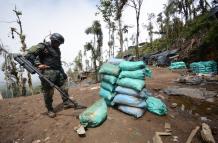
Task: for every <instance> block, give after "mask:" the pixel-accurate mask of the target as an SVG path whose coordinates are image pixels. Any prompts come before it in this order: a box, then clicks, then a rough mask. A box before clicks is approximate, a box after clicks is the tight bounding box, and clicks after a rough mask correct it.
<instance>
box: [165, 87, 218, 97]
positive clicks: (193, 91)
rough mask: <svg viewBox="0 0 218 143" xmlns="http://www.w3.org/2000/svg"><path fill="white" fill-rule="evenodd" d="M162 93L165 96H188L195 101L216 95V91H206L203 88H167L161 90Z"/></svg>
mask: <svg viewBox="0 0 218 143" xmlns="http://www.w3.org/2000/svg"><path fill="white" fill-rule="evenodd" d="M163 92H164V93H165V94H167V95H180V96H188V97H191V98H197V99H206V98H212V97H215V96H216V95H217V92H216V91H207V90H206V89H205V88H191V87H178V86H173V87H168V88H165V89H163Z"/></svg>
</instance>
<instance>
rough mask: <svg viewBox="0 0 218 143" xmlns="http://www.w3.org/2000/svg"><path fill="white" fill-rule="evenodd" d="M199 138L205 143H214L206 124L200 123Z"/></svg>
mask: <svg viewBox="0 0 218 143" xmlns="http://www.w3.org/2000/svg"><path fill="white" fill-rule="evenodd" d="M201 137H202V139H203V140H204V142H206V143H215V140H214V137H213V135H212V132H211V129H210V126H209V125H207V124H206V123H202V130H201Z"/></svg>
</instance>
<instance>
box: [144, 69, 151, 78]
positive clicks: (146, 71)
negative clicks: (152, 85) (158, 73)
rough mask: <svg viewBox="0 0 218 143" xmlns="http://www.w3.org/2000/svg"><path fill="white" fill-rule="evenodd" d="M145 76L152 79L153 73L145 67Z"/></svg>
mask: <svg viewBox="0 0 218 143" xmlns="http://www.w3.org/2000/svg"><path fill="white" fill-rule="evenodd" d="M145 76H147V77H152V71H151V70H150V69H149V68H148V67H145Z"/></svg>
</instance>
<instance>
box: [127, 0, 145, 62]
mask: <svg viewBox="0 0 218 143" xmlns="http://www.w3.org/2000/svg"><path fill="white" fill-rule="evenodd" d="M129 2H130V4H129V6H131V7H133V8H134V10H135V14H136V26H137V27H136V47H135V52H136V56H137V58H139V49H138V46H139V18H140V12H141V6H142V3H143V0H129Z"/></svg>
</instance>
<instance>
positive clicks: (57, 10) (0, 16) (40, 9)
mask: <svg viewBox="0 0 218 143" xmlns="http://www.w3.org/2000/svg"><path fill="white" fill-rule="evenodd" d="M166 1H167V0H144V2H143V6H142V12H141V17H140V26H141V27H140V29H141V31H140V34H141V36H140V38H139V42H144V41H145V40H146V39H148V37H147V31H146V29H144V28H143V27H142V24H143V23H146V21H147V13H152V12H153V13H156V14H158V13H159V12H161V11H162V9H163V4H165V3H166ZM0 3H1V5H0V31H1V32H0V39H1V41H2V42H3V44H4V45H5V46H7V47H6V48H7V49H8V50H9V51H10V52H19V47H20V46H21V45H20V43H19V39H18V37H17V36H15V39H12V38H11V35H10V27H17V24H16V23H4V21H14V20H16V16H15V14H14V12H13V11H12V10H13V9H14V7H15V5H16V7H17V9H18V10H21V11H22V13H23V15H22V17H21V20H22V23H23V31H24V33H25V35H26V43H27V46H28V47H30V46H32V45H34V44H37V43H39V42H42V40H43V39H44V37H45V36H46V35H48V34H49V33H50V32H51V33H53V32H58V33H60V34H62V35H63V36H64V37H65V43H64V44H63V45H61V47H60V48H61V51H62V60H64V61H67V62H72V61H73V59H74V58H75V56H76V55H77V53H78V51H79V50H81V49H83V46H84V44H85V43H86V42H88V41H89V40H90V36H87V35H86V34H85V33H84V31H85V29H86V28H87V27H89V26H91V25H92V22H93V21H94V20H101V17H100V16H98V17H96V16H95V13H96V11H97V8H96V5H97V4H98V0H0ZM122 21H123V23H125V24H128V25H132V26H134V25H135V12H134V9H133V8H130V7H126V8H125V9H124V12H123V18H122ZM101 24H102V29H103V32H104V33H103V34H104V44H103V49H104V50H103V51H105V50H106V49H107V48H108V47H107V39H108V38H107V35H108V34H107V33H106V32H107V30H106V28H105V24H104V23H103V22H101ZM135 28H136V26H135V27H134V28H132V29H130V31H129V37H130V36H131V35H132V34H133V33H134V32H135ZM116 45H118V43H117V44H116ZM130 45H131V43H130ZM117 50H118V47H117ZM0 59H1V61H2V58H0ZM0 76H1V77H2V74H1V75H0Z"/></svg>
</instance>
